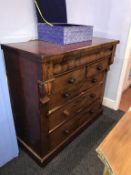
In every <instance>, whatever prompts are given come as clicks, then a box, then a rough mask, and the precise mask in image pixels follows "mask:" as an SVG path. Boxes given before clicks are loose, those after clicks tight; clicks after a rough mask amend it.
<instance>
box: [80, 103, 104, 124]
mask: <svg viewBox="0 0 131 175" xmlns="http://www.w3.org/2000/svg"><path fill="white" fill-rule="evenodd" d="M101 111H102V105H101V101H100V100H97V101H95V102H94V103H93V104H91V105H90V106H89V107H88V108H85V110H83V112H82V114H81V115H82V117H79V125H83V124H84V123H87V122H88V121H90V120H91V119H93V118H94V117H95V116H96V113H99V112H101Z"/></svg>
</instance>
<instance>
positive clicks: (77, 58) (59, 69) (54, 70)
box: [43, 46, 113, 80]
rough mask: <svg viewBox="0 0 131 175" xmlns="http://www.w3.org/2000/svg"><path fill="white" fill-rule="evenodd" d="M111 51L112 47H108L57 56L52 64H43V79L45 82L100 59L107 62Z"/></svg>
mask: <svg viewBox="0 0 131 175" xmlns="http://www.w3.org/2000/svg"><path fill="white" fill-rule="evenodd" d="M112 49H113V47H112V46H110V47H109V48H103V49H98V50H92V51H88V52H87V51H85V52H81V51H77V54H70V53H68V54H65V55H62V56H58V57H56V58H55V59H54V60H53V61H52V62H47V63H45V64H43V71H44V77H45V79H46V80H47V79H50V78H51V77H53V76H56V75H59V74H62V73H64V72H67V71H70V70H72V69H75V68H77V67H80V66H83V65H87V64H90V63H92V62H95V61H98V60H100V59H104V58H106V59H107V60H109V59H111V57H112ZM108 63H109V61H108ZM98 69H99V68H98ZM45 75H46V76H45Z"/></svg>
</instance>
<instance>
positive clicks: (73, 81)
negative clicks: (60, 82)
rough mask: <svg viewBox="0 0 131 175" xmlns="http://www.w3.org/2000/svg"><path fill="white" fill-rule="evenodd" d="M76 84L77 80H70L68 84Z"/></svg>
mask: <svg viewBox="0 0 131 175" xmlns="http://www.w3.org/2000/svg"><path fill="white" fill-rule="evenodd" d="M75 82H76V79H75V78H70V79H69V80H68V83H69V84H74V83H75Z"/></svg>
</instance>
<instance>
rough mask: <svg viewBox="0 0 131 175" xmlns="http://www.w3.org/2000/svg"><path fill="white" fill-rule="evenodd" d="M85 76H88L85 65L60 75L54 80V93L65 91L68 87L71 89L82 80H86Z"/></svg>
mask: <svg viewBox="0 0 131 175" xmlns="http://www.w3.org/2000/svg"><path fill="white" fill-rule="evenodd" d="M85 77H86V72H85V67H82V68H81V69H78V70H75V71H72V72H70V73H67V74H65V75H63V76H59V77H58V78H56V79H55V81H54V82H53V86H52V88H53V94H58V93H59V92H61V91H63V92H64V91H66V89H68V90H69V91H70V90H71V89H74V88H75V87H76V86H77V85H78V84H79V83H80V82H82V81H83V80H85Z"/></svg>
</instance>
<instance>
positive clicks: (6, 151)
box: [0, 0, 37, 167]
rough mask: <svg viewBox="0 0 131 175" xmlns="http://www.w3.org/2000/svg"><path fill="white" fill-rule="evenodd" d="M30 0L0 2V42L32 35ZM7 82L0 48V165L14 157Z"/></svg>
mask: <svg viewBox="0 0 131 175" xmlns="http://www.w3.org/2000/svg"><path fill="white" fill-rule="evenodd" d="M36 36H37V35H36V20H35V16H34V7H33V1H32V0H28V1H27V0H22V1H18V0H13V1H8V0H4V1H0V43H10V42H19V41H27V40H30V39H34V38H36ZM12 118H13V117H12V111H11V106H10V99H9V93H8V85H7V79H6V73H5V67H4V61H3V55H2V51H1V48H0V167H1V166H2V165H4V164H5V163H6V162H7V161H9V160H11V159H12V158H14V157H16V156H18V147H17V142H16V136H15V130H14V122H13V119H12Z"/></svg>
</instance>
